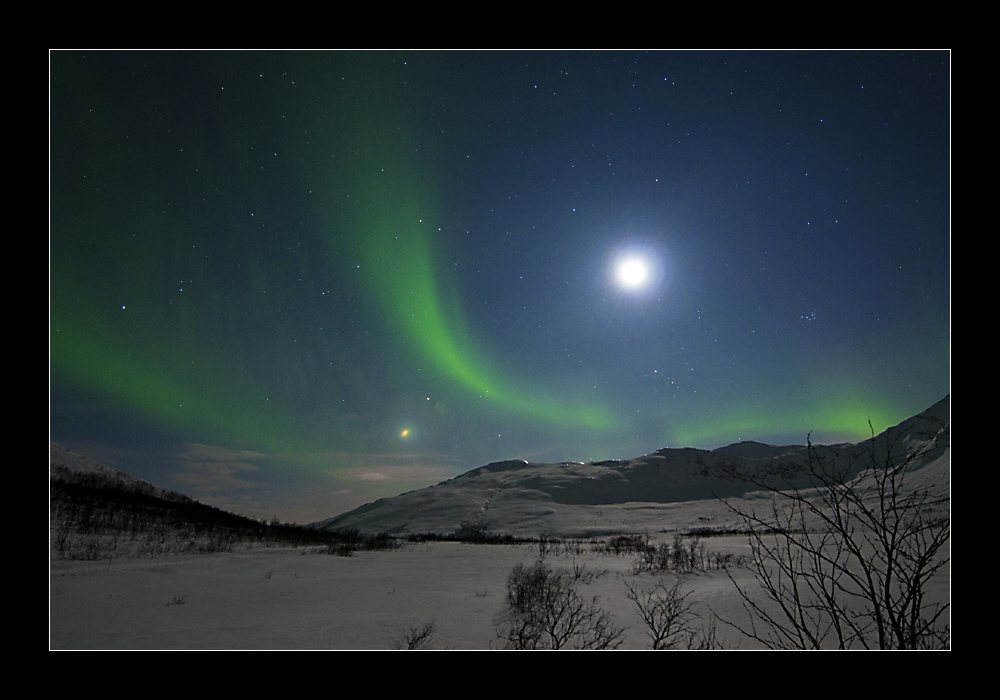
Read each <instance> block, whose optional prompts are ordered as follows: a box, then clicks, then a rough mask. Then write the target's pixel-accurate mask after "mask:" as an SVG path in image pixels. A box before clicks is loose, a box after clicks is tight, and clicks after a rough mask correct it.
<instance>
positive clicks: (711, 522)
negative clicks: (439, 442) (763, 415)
mask: <svg viewBox="0 0 1000 700" xmlns="http://www.w3.org/2000/svg"><path fill="white" fill-rule="evenodd" d="M950 406H951V401H950V396H949V397H945V398H944V399H942V400H941V401H940V402H938V403H937V404H935V405H934V406H932V407H930V408H929V409H927V410H926V411H924V412H922V413H920V414H919V415H917V416H914V417H912V418H909V419H907V420H906V421H903V422H902V423H900V424H899V425H897V426H894V427H893V428H890V429H889V430H887V431H885V432H884V433H882V434H881V435H879V436H877V437H875V438H874V448H875V449H874V453H875V460H876V463H877V464H885V463H886V455H887V448H888V446H891V447H892V455H891V460H890V461H892V462H893V463H899V461H900V460H902V459H904V458H905V457H906V455H909V454H919V455H920V457H919V458H918V460H916V461H915V462H914V463H913V464H911V467H910V469H911V472H912V473H913V476H912V477H911V479H913V480H918V479H919V480H922V482H924V483H925V485H926V484H931V485H933V487H934V488H935V489H937V490H943V491H945V492H947V490H948V489H949V488H950V486H949V480H948V472H949V467H950V446H949V445H950V420H951V418H950ZM872 446H873V443H872V442H871V439H869V440H866V441H863V442H861V443H857V444H848V443H845V444H840V445H813V455H814V458H818V459H819V460H820V461H821V462H822V463H824V464H828V465H833V466H836V467H838V468H839V469H843V470H844V472H845V473H846V474H847V475H848V476H849V477H853V476H854V475H856V474H858V473H859V472H860V470H861V469H862V468H863V467H864V466H865V465H866V464H867V463H868V462H869V461H870V455H871V452H872ZM808 468H809V455H808V449H807V447H806V446H804V445H787V446H783V447H778V446H772V445H764V444H761V443H756V442H741V443H736V444H733V445H728V446H726V447H721V448H718V449H716V450H711V451H709V450H699V449H693V448H684V449H661V450H657V451H656V452H653V453H651V454H648V455H643V456H642V457H638V458H636V459H631V460H608V461H602V462H595V463H589V464H581V463H575V462H569V463H558V464H532V463H528V462H525V461H520V460H512V461H506V462H496V463H493V464H487V465H486V466H483V467H479V468H478V469H473V470H472V471H469V472H466V473H465V474H462V475H460V476H457V477H455V478H453V479H449V480H447V481H444V482H442V483H440V484H437V485H436V486H431V487H429V488H425V489H420V490H418V491H411V492H409V493H404V494H402V495H399V496H394V497H391V498H383V499H380V500H378V501H375V502H373V503H369V504H366V505H364V506H361V507H360V508H356V509H355V510H352V511H350V512H348V513H344V514H342V515H338V516H336V517H333V518H330V519H328V520H324V521H321V522H319V523H314V524H313V525H312V527H317V528H320V529H324V530H330V531H334V530H338V529H341V528H355V529H358V530H360V531H361V532H389V533H396V534H416V533H434V534H450V533H453V532H456V531H458V530H459V529H460V528H462V527H463V526H464V527H469V526H473V527H478V528H485V529H490V530H493V531H496V532H502V533H508V534H514V535H524V536H538V535H540V534H548V535H563V536H599V535H606V534H613V533H619V532H643V531H646V532H649V531H651V530H660V529H666V530H669V529H673V528H679V529H684V528H687V529H691V528H697V527H712V528H722V529H724V528H725V527H727V526H728V524H729V523H728V521H727V517H728V512H727V511H726V510H725V508H724V507H720V506H721V504H720V503H719V501H718V497H724V498H738V497H747V496H752V495H753V491H754V487H752V486H750V485H749V484H748V483H747V482H746V481H744V480H741V479H740V478H739V477H740V475H744V474H753V475H756V476H758V477H761V478H764V479H765V480H769V481H770V482H771V483H775V484H778V483H782V484H789V485H792V486H795V487H800V488H804V487H807V486H808V485H809V481H808V479H807V478H806V476H807V472H808ZM732 524H735V523H732Z"/></svg>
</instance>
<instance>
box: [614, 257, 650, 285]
mask: <svg viewBox="0 0 1000 700" xmlns="http://www.w3.org/2000/svg"><path fill="white" fill-rule="evenodd" d="M615 276H616V277H617V278H618V284H620V285H621V286H623V287H625V288H627V289H639V288H640V287H642V286H644V285H645V284H646V282H648V281H649V265H648V264H647V263H646V261H645V260H642V259H641V258H636V257H628V258H623V259H622V260H620V261H619V262H618V266H617V267H616V268H615Z"/></svg>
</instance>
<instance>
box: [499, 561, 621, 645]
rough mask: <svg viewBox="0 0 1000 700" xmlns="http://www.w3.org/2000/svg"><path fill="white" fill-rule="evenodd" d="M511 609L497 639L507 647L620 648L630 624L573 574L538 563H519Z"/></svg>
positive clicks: (510, 587)
mask: <svg viewBox="0 0 1000 700" xmlns="http://www.w3.org/2000/svg"><path fill="white" fill-rule="evenodd" d="M507 607H508V609H507V610H506V611H505V612H504V613H502V614H501V615H500V618H499V621H498V627H497V637H498V638H499V639H500V640H501V641H502V642H503V645H504V648H505V649H565V648H570V649H616V648H618V647H619V646H620V645H621V644H622V642H623V641H624V640H623V634H624V632H625V630H624V628H622V627H619V626H618V625H617V624H616V623H615V620H614V617H613V616H612V615H610V614H609V613H606V612H604V611H603V610H601V609H600V607H598V604H597V597H596V596H594V597H592V598H590V599H589V600H588V599H587V598H585V597H583V596H581V595H580V594H579V593H578V592H577V590H576V579H575V578H574V575H573V574H572V573H571V572H568V571H555V570H553V569H551V568H549V567H548V566H546V565H545V563H544V562H541V561H539V562H537V563H535V564H534V565H533V566H530V567H526V566H524V565H523V564H518V565H517V566H515V567H514V569H513V571H511V573H510V576H508V578H507Z"/></svg>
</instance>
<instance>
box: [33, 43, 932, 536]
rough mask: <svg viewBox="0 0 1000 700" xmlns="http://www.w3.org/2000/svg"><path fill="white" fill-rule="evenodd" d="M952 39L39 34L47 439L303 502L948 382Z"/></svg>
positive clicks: (213, 499) (667, 439)
mask: <svg viewBox="0 0 1000 700" xmlns="http://www.w3.org/2000/svg"><path fill="white" fill-rule="evenodd" d="M950 92H951V86H950V53H949V52H947V51H917V52H885V51H871V52H847V51H844V52H794V51H780V52H706V51H691V52H671V51H663V52H657V51H599V52H598V51H595V52H583V51H577V52H555V51H553V52H513V51H512V52H494V51H480V52H459V51H455V52H438V51H434V52H429V51H399V52H339V51H331V52H237V51H233V52H211V51H206V52H74V51H55V52H52V53H51V54H50V210H49V214H50V218H49V274H50V277H49V292H50V298H49V301H50V306H49V313H50V320H49V351H50V355H49V359H50V406H49V408H50V423H49V427H50V437H51V439H52V440H54V441H56V442H59V443H61V444H63V445H65V446H66V447H69V448H70V449H73V450H76V451H78V452H81V453H82V454H84V455H85V456H86V457H88V458H91V459H95V460H99V461H103V462H104V463H106V464H109V465H110V466H114V467H118V468H122V469H125V470H128V471H131V472H132V473H134V474H136V475H138V476H140V477H142V478H145V479H148V480H150V481H153V482H155V483H157V484H159V485H161V486H165V487H167V488H172V489H176V490H180V491H182V492H184V493H186V494H188V495H190V496H192V497H194V498H198V499H200V500H202V501H205V502H208V503H211V504H213V505H217V506H220V507H223V508H226V509H229V510H234V511H236V512H240V513H243V514H246V515H252V516H256V517H262V518H270V517H272V516H277V517H278V518H279V519H281V520H283V521H296V522H303V523H304V522H313V521H316V520H319V519H322V518H325V517H329V516H333V515H336V514H338V513H340V512H343V511H345V510H348V509H350V508H353V507H355V506H358V505H361V504H362V503H365V502H368V501H371V500H374V499H376V498H379V497H382V496H390V495H396V494H398V493H401V492H403V491H407V490H411V489H417V488H422V487H424V486H428V485H431V484H434V483H437V482H439V481H441V480H444V479H447V478H450V477H452V476H455V475H457V474H460V473H462V472H465V471H468V470H469V469H473V468H475V467H478V466H481V465H483V464H486V463H488V462H491V461H497V460H502V459H512V458H522V459H527V460H529V461H547V462H556V461H591V460H598V459H608V458H630V457H637V456H640V455H642V454H646V453H649V452H652V451H654V450H656V449H659V448H662V447H702V448H714V447H718V446H720V445H724V444H729V443H732V442H737V441H740V440H758V441H761V442H767V443H771V444H789V443H800V444H801V443H804V442H805V440H806V437H807V435H808V434H809V433H810V432H812V440H813V442H839V441H844V440H851V441H854V440H859V439H862V438H864V437H866V436H867V435H868V434H869V428H868V421H869V420H871V422H872V424H873V426H874V428H875V429H876V431H879V430H882V429H884V428H885V427H888V426H889V425H892V424H894V423H896V422H899V421H900V420H903V419H905V418H907V417H909V416H911V415H913V414H915V413H918V412H920V411H922V410H924V409H925V408H927V407H929V406H930V405H932V404H933V403H935V402H936V401H938V400H939V399H941V398H943V397H944V396H945V395H946V394H947V393H948V392H949V390H950V361H951V360H950V355H951V353H950V305H951V302H950V268H951V261H950V247H951V237H950V139H951V134H950V109H951V104H950Z"/></svg>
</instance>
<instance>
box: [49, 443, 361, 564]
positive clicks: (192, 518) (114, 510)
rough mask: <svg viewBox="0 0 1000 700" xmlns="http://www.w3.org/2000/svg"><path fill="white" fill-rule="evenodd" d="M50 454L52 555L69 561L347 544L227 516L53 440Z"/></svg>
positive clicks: (314, 533) (313, 533) (324, 535)
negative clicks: (265, 544) (244, 547)
mask: <svg viewBox="0 0 1000 700" xmlns="http://www.w3.org/2000/svg"><path fill="white" fill-rule="evenodd" d="M49 450H50V451H49V521H50V534H51V537H52V545H53V550H54V553H55V554H56V555H57V556H59V557H61V558H64V559H91V560H93V559H110V558H118V557H136V556H162V555H165V554H180V553H183V554H197V553H204V552H217V551H230V550H232V549H233V548H234V547H235V546H238V545H243V544H246V543H248V542H257V543H260V542H268V543H284V544H326V545H329V544H336V543H339V542H341V541H342V539H343V538H337V537H334V536H332V535H330V534H328V533H322V532H317V531H316V530H315V529H306V528H302V527H298V526H288V525H272V524H268V523H262V522H259V521H257V520H253V519H251V518H245V517H243V516H241V515H236V514H234V513H229V512H227V511H224V510H220V509H219V508H215V507H213V506H209V505H205V504H204V503H199V502H198V501H195V500H193V499H191V498H188V497H187V496H184V495H182V494H179V493H175V492H173V491H167V490H165V489H162V488H160V487H158V486H154V485H153V484H150V483H148V482H146V481H143V480H141V479H137V478H135V477H134V476H132V475H130V474H126V473H125V472H121V471H118V470H117V469H112V468H110V467H106V466H104V465H102V464H97V463H95V462H91V461H89V460H86V459H84V458H83V457H81V456H80V455H78V454H76V453H74V452H71V451H70V450H67V449H66V448H64V447H62V446H61V445H57V444H55V443H50V445H49Z"/></svg>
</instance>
